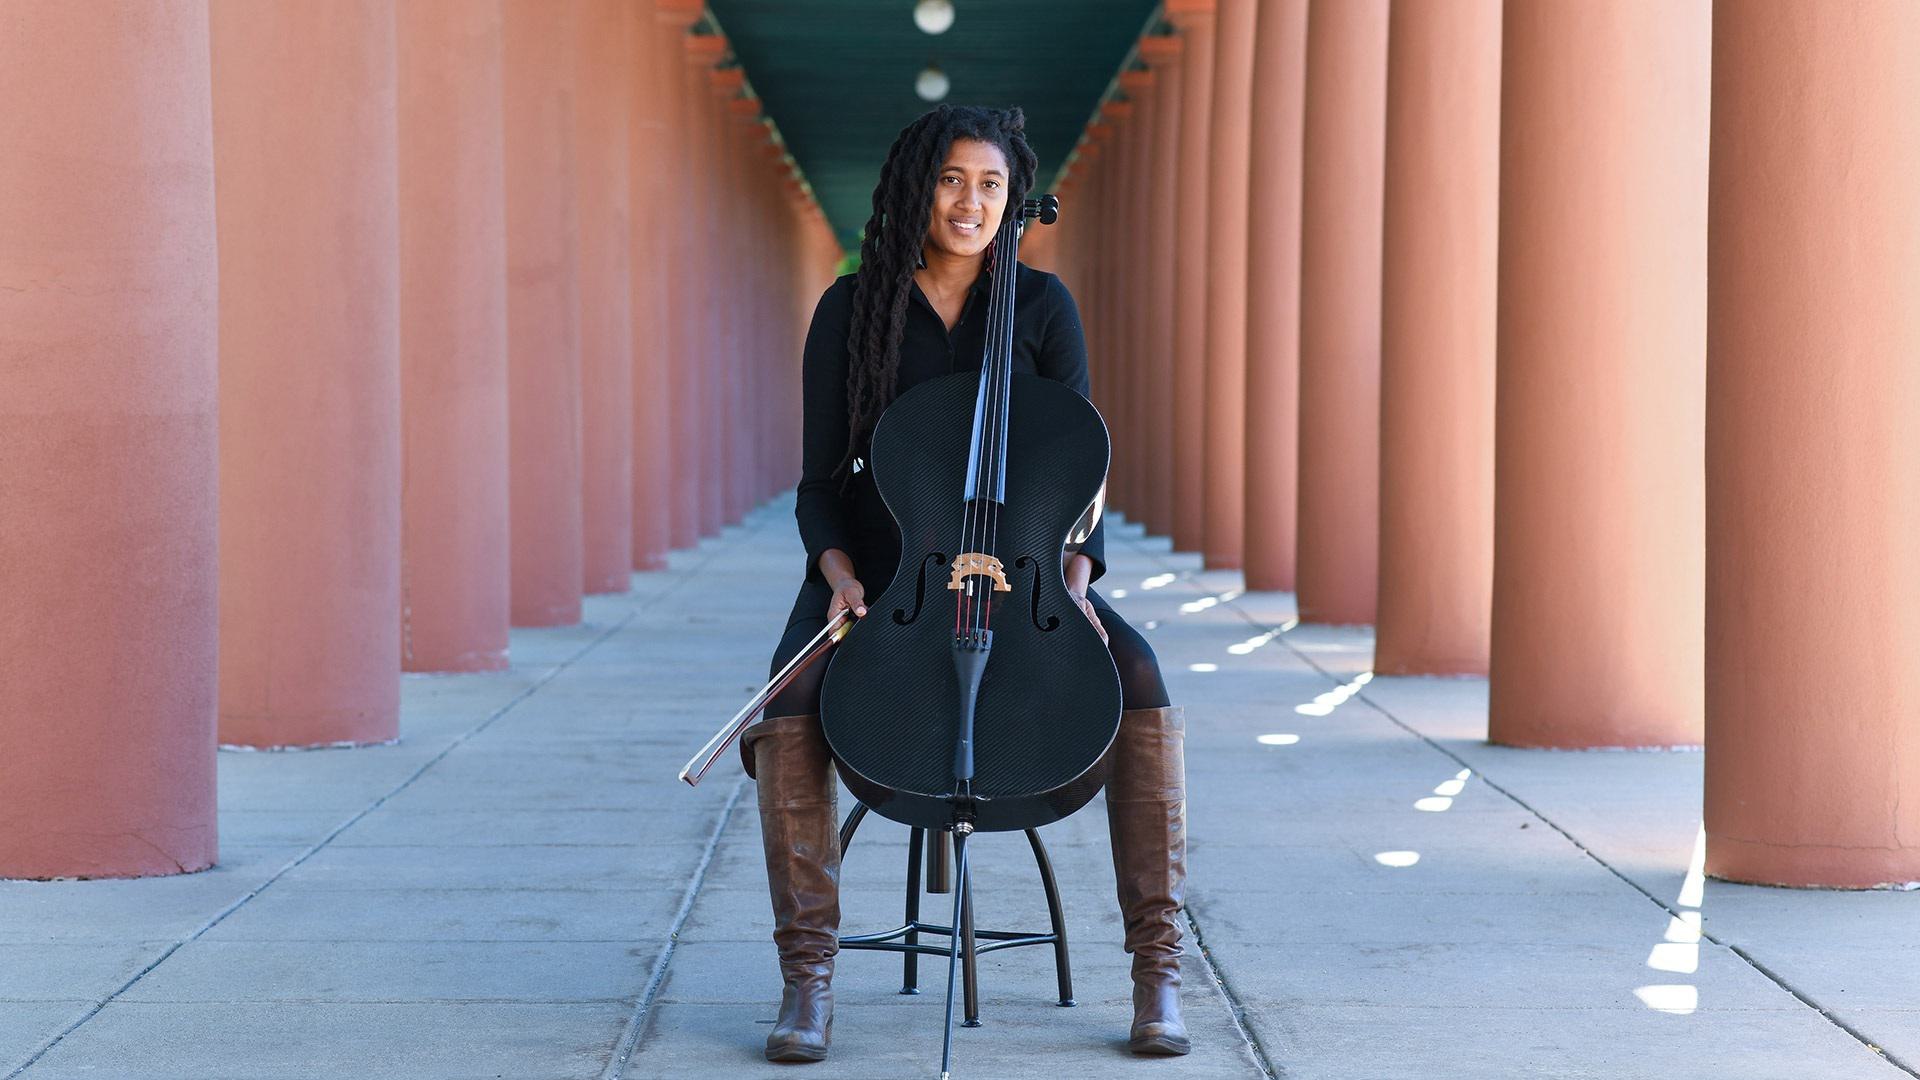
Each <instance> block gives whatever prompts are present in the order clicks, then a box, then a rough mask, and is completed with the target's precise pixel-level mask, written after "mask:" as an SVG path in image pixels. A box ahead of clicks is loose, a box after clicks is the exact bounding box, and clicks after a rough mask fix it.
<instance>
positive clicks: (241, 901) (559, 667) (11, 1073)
mask: <svg viewBox="0 0 1920 1080" xmlns="http://www.w3.org/2000/svg"><path fill="white" fill-rule="evenodd" d="M764 505H765V504H764V503H763V504H762V505H761V506H756V507H754V508H752V509H750V510H748V511H747V513H746V514H745V515H743V516H742V518H741V520H740V522H739V523H738V525H737V526H736V528H737V527H739V526H749V527H748V528H747V531H746V535H749V536H751V535H752V534H753V533H756V532H758V531H760V529H761V528H763V527H765V525H766V522H765V521H764V520H761V521H753V519H754V518H755V517H761V518H763V519H764V517H765V516H766V515H765V514H764V513H760V511H761V510H762V509H763V507H764ZM749 523H751V524H749ZM724 534H725V533H724V530H723V531H722V533H721V534H720V535H724ZM717 538H718V537H708V538H705V539H717ZM720 554H721V548H720V547H719V546H716V547H715V549H714V550H713V551H710V552H708V553H707V556H706V557H705V558H704V559H701V560H700V561H699V562H698V563H696V564H694V565H693V566H690V567H688V568H687V569H686V570H685V571H683V572H681V573H680V574H679V575H678V577H679V579H678V580H676V581H674V582H673V583H671V584H669V585H668V586H667V587H666V588H664V589H662V590H660V592H658V593H656V594H654V595H653V596H648V597H643V598H636V602H635V603H634V604H633V605H632V606H631V607H630V608H629V609H628V611H627V613H626V615H625V616H623V617H622V618H620V619H619V620H618V621H616V622H615V623H614V624H613V625H611V626H609V627H608V628H607V629H606V630H604V631H602V632H601V633H600V634H598V635H596V636H595V637H594V639H593V640H592V641H589V642H587V643H586V644H584V645H582V646H580V648H579V649H578V650H576V651H575V652H574V653H573V655H571V656H569V657H567V658H566V659H565V660H562V661H561V662H560V663H558V664H555V665H554V666H553V668H552V670H550V671H548V672H547V673H546V674H545V675H543V676H541V677H540V678H539V679H538V680H537V681H535V682H534V683H533V684H532V685H530V686H528V687H527V688H526V689H525V690H522V691H521V692H520V693H518V694H516V695H514V697H513V699H512V700H510V701H508V702H507V703H506V704H504V705H502V706H500V707H499V708H498V709H495V710H494V711H493V712H491V713H489V714H487V716H486V718H485V719H483V720H481V721H480V722H479V723H478V724H476V725H474V726H473V727H471V728H468V729H467V730H466V731H463V732H461V733H460V734H459V735H456V736H455V737H454V738H453V739H452V740H451V741H449V742H448V743H447V745H446V746H444V747H442V748H441V749H440V752H439V753H437V754H435V755H433V756H432V757H430V758H428V759H427V760H426V761H425V762H423V763H421V765H420V767H419V768H417V769H415V770H414V771H413V772H411V773H409V774H408V775H407V778H406V779H404V780H402V781H400V783H399V784H397V785H395V787H394V788H393V789H392V790H391V791H388V792H387V793H386V794H385V795H382V796H380V797H379V798H377V799H375V800H374V801H373V802H371V803H368V804H367V805H366V806H364V807H362V808H360V809H359V810H357V811H355V812H354V814H353V816H351V817H349V818H347V819H346V820H345V821H342V822H341V823H340V824H338V825H336V826H334V827H333V829H332V830H331V831H329V832H328V833H327V835H325V836H323V837H321V838H320V839H319V840H317V841H315V842H314V843H313V844H312V845H311V846H309V847H308V848H307V849H306V850H305V851H302V852H301V853H300V854H298V855H296V856H294V857H293V858H292V859H290V860H288V861H287V863H286V864H285V865H283V866H281V867H280V869H278V870H275V871H274V872H273V874H272V875H271V876H270V877H268V878H267V879H266V880H265V881H263V882H261V883H260V884H259V885H256V886H255V887H253V888H252V889H249V890H247V892H246V893H245V894H243V895H241V896H240V897H239V898H238V899H236V900H234V901H233V902H232V903H230V904H228V905H227V906H226V907H224V908H221V909H220V910H219V911H218V912H216V913H215V914H214V915H213V917H212V918H210V919H208V920H207V921H206V922H204V923H201V924H200V926H199V927H198V928H196V929H195V930H194V931H193V932H192V933H190V934H188V935H187V936H186V937H183V938H181V939H180V940H178V941H176V942H174V943H173V944H171V945H169V946H167V947H166V949H164V950H162V951H161V953H160V955H159V956H157V957H154V959H153V960H152V962H150V963H148V964H147V965H146V966H144V967H142V968H141V969H140V970H139V971H136V972H134V973H133V974H132V975H131V976H129V977H128V978H127V980H126V981H125V982H123V983H121V984H120V986H119V987H118V988H117V989H115V990H114V991H113V992H112V993H110V994H108V995H106V996H105V997H103V998H101V999H100V1000H99V1001H97V1002H94V1003H93V1005H92V1007H91V1008H89V1009H87V1010H86V1012H84V1013H82V1014H81V1015H80V1017H79V1018H78V1019H76V1020H74V1021H73V1022H72V1023H70V1024H68V1025H67V1026H66V1027H64V1028H62V1029H60V1030H59V1031H58V1032H56V1033H55V1034H54V1035H53V1036H52V1037H51V1038H49V1039H47V1040H46V1041H45V1042H43V1043H42V1044H40V1046H38V1047H37V1048H35V1049H34V1050H33V1052H32V1053H30V1054H29V1055H28V1056H27V1058H26V1060H24V1061H22V1062H20V1063H19V1064H18V1065H16V1066H14V1067H13V1068H12V1069H10V1070H8V1072H7V1073H6V1075H5V1076H4V1077H0V1080H14V1078H15V1077H17V1076H19V1075H20V1074H22V1073H24V1072H26V1071H27V1070H28V1069H30V1068H32V1067H33V1066H34V1065H35V1064H36V1063H37V1062H39V1060H40V1059H41V1058H43V1057H45V1056H46V1055H47V1054H48V1052H50V1051H51V1050H52V1049H53V1048H54V1047H56V1046H58V1045H60V1044H61V1043H62V1042H63V1041H65V1040H66V1038H67V1036H69V1035H71V1034H73V1033H74V1032H75V1031H78V1030H79V1029H80V1028H81V1026H82V1025H84V1024H86V1022H87V1021H89V1020H91V1019H93V1018H94V1017H96V1016H98V1015H100V1012H101V1010H103V1009H105V1008H106V1007H107V1006H108V1005H111V1004H112V1003H113V1002H114V1001H115V1000H116V999H117V998H119V997H120V996H121V995H122V994H125V993H126V992H127V991H128V990H131V989H133V987H134V984H136V983H138V982H139V981H140V980H141V979H144V978H146V977H147V975H148V973H150V972H152V971H153V969H155V968H157V967H159V966H160V965H161V964H164V963H166V962H167V960H168V959H169V958H171V957H172V956H173V954H174V953H176V952H179V951H180V950H181V949H182V948H185V947H186V946H187V945H189V944H191V943H192V942H194V941H197V940H199V939H200V938H201V937H202V936H203V935H205V934H206V933H207V931H209V930H212V929H213V928H214V927H216V926H218V925H220V923H221V922H223V921H225V919H226V918H227V916H229V915H232V914H233V913H234V912H236V911H238V910H240V908H241V907H243V906H244V905H246V904H247V902H248V901H250V900H252V899H253V898H254V897H256V896H259V895H260V894H261V893H263V892H265V891H266V890H267V889H268V888H269V887H271V886H272V885H273V884H274V883H275V882H277V881H279V880H280V879H281V878H282V877H283V876H285V875H286V874H287V872H288V871H290V870H292V869H294V868H295V867H297V866H299V865H300V864H301V863H303V862H306V861H307V860H308V859H310V858H312V857H313V856H315V855H317V854H319V852H320V850H321V849H322V848H324V847H326V846H327V845H328V844H330V843H332V842H333V840H334V838H335V837H337V836H339V835H340V834H341V833H343V832H345V831H346V830H347V829H349V828H351V827H353V825H354V824H356V823H357V822H359V821H360V819H362V818H364V817H366V816H367V815H368V814H370V813H372V812H374V811H375V810H378V809H379V808H380V807H381V806H383V805H385V804H386V802H387V801H388V800H389V799H392V798H393V797H394V796H395V795H398V794H400V792H402V791H404V790H406V789H407V787H408V786H409V785H411V784H412V783H413V782H414V781H415V780H418V779H420V777H421V776H423V775H425V774H426V771H427V770H428V769H431V768H433V767H434V766H435V765H437V764H439V763H440V762H441V760H442V759H444V758H445V757H446V756H447V755H448V754H451V753H452V752H453V751H454V750H456V749H458V748H459V747H460V746H462V745H464V744H465V743H466V742H467V740H469V739H471V738H473V737H474V736H475V735H478V734H480V733H481V732H482V731H485V730H486V729H487V728H488V727H489V726H491V725H492V724H493V723H494V722H495V721H496V720H499V719H500V718H501V717H503V716H505V715H506V714H507V713H508V712H510V711H512V710H513V709H514V707H515V706H517V705H519V704H520V703H521V702H524V701H526V700H527V699H528V698H530V697H532V696H533V695H534V694H535V693H538V692H539V691H540V690H541V689H542V688H544V687H546V686H547V685H548V684H549V683H551V682H553V680H555V679H557V678H559V677H560V674H561V673H562V672H564V671H566V670H567V669H568V668H570V667H572V666H573V665H574V664H575V663H577V662H578V661H579V660H581V659H582V658H584V657H585V656H586V655H587V654H588V653H590V652H592V651H593V650H594V649H597V648H599V647H600V646H601V645H602V644H603V643H605V642H606V641H607V639H608V638H610V637H612V636H613V635H614V634H615V633H618V632H619V631H620V630H623V629H625V628H626V626H627V625H628V624H629V623H631V622H633V620H634V619H636V618H638V617H639V615H640V612H641V611H642V610H644V609H645V608H648V607H651V606H652V605H655V604H658V603H659V602H660V601H662V600H664V599H665V598H666V597H668V596H671V595H672V594H673V593H675V592H676V591H678V590H679V589H680V588H681V586H683V585H685V584H686V583H687V582H688V581H691V580H693V578H694V577H695V576H696V575H697V573H698V572H699V571H700V570H702V569H704V568H705V567H706V566H707V565H708V564H709V563H711V562H713V561H714V560H715V559H717V558H719V557H720ZM670 572H671V571H660V570H654V571H648V573H670ZM340 749H343V750H346V751H348V752H351V751H352V750H353V749H355V748H354V747H342V748H340ZM742 782H743V783H744V780H743V781H742ZM737 798H738V793H737V792H736V793H735V799H736V800H737ZM731 806H732V804H731V803H729V805H728V809H729V810H731ZM709 854H711V853H709ZM704 869H705V864H704V863H703V864H702V870H703V871H704ZM677 925H678V924H677V923H676V927H677Z"/></svg>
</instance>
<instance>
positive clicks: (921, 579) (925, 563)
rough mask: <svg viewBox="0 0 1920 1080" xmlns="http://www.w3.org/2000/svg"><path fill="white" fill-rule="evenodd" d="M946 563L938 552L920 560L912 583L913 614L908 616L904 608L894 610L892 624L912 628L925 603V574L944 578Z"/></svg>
mask: <svg viewBox="0 0 1920 1080" xmlns="http://www.w3.org/2000/svg"><path fill="white" fill-rule="evenodd" d="M947 562H948V559H947V557H946V555H944V554H942V553H941V552H938V551H935V552H931V553H929V554H928V555H927V557H926V558H924V559H922V560H920V572H919V573H918V574H915V575H914V581H913V613H912V614H908V613H907V609H906V608H894V609H893V621H894V622H896V623H899V624H900V625H901V626H912V625H913V624H914V622H915V621H916V620H918V619H919V618H920V608H921V607H922V606H923V605H924V604H925V603H926V602H927V574H928V572H929V571H932V572H934V573H938V574H940V575H941V576H942V577H944V576H945V575H946V572H947Z"/></svg>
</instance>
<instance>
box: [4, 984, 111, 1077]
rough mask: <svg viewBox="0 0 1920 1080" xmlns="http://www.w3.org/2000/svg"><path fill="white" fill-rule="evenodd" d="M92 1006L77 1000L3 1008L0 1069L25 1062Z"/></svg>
mask: <svg viewBox="0 0 1920 1080" xmlns="http://www.w3.org/2000/svg"><path fill="white" fill-rule="evenodd" d="M93 1006H94V1002H92V1001H78V1000H65V1001H10V1002H7V1004H6V1007H5V1008H0V1067H10V1066H12V1065H13V1063H14V1062H17V1061H25V1060H26V1059H27V1057H28V1056H29V1055H30V1054H32V1053H33V1052H34V1051H36V1050H38V1049H39V1048H40V1047H41V1046H43V1045H45V1044H46V1043H47V1042H48V1041H49V1040H51V1039H52V1038H53V1037H54V1036H56V1035H58V1034H59V1033H60V1032H62V1031H65V1030H66V1029H67V1028H68V1027H69V1026H70V1025H72V1024H73V1022H74V1021H76V1020H78V1019H80V1018H81V1017H82V1016H85V1015H86V1014H87V1012H88V1011H89V1010H91V1009H92V1008H93Z"/></svg>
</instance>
